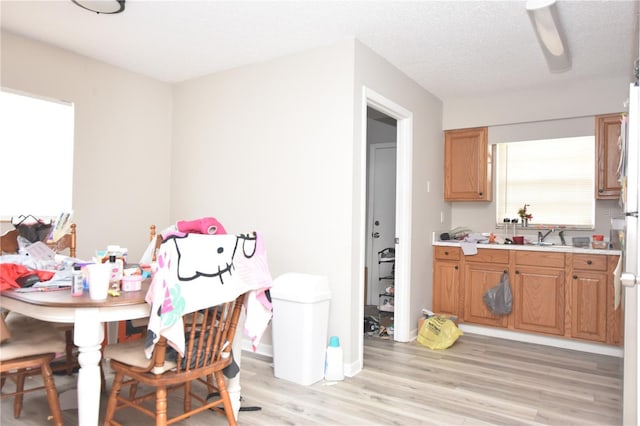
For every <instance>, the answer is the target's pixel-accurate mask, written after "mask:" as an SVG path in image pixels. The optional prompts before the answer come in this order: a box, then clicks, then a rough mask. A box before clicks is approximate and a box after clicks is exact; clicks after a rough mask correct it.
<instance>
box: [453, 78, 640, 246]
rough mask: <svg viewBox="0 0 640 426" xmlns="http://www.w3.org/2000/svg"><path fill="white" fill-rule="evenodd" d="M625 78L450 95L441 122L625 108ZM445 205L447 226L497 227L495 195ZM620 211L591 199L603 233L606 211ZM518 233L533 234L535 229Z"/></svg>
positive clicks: (471, 123)
mask: <svg viewBox="0 0 640 426" xmlns="http://www.w3.org/2000/svg"><path fill="white" fill-rule="evenodd" d="M629 83H630V80H629V78H628V76H617V77H606V78H602V79H600V80H584V81H579V82H573V83H570V84H559V85H558V86H557V87H555V88H552V89H548V90H539V89H536V90H522V91H519V92H512V93H498V94H495V95H493V96H486V97H482V98H466V99H456V100H451V101H447V103H446V104H445V106H444V116H443V128H444V129H457V128H468V127H476V126H496V125H504V124H512V123H526V122H535V121H544V120H554V119H560V118H572V117H587V116H589V117H590V116H594V115H598V114H607V113H615V112H622V111H626V107H625V101H626V100H627V98H628V92H629ZM494 184H495V183H494ZM451 205H452V214H451V223H450V227H451V228H453V227H457V226H468V227H470V228H472V229H473V230H474V231H476V232H498V233H500V234H501V233H503V231H502V230H497V229H496V228H495V225H496V223H495V212H496V208H495V201H494V202H478V203H472V202H453V203H451ZM620 211H621V210H620V207H619V206H618V203H617V201H611V200H605V201H597V202H596V229H595V230H594V232H593V233H600V234H604V235H605V236H608V235H609V225H610V219H611V216H617V215H619V214H620ZM514 213H515V212H514ZM591 233H592V232H587V231H575V232H573V231H572V232H570V233H568V234H567V236H568V237H571V236H574V235H581V236H582V235H584V236H590V235H591ZM524 234H525V235H529V234H532V235H533V234H535V231H531V232H525V233H524ZM554 240H556V241H557V240H558V237H557V236H550V237H549V241H554Z"/></svg>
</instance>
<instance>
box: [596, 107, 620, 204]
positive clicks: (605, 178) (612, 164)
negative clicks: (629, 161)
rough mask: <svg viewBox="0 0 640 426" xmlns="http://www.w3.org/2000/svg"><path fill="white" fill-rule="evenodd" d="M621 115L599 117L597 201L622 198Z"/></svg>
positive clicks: (597, 124)
mask: <svg viewBox="0 0 640 426" xmlns="http://www.w3.org/2000/svg"><path fill="white" fill-rule="evenodd" d="M620 117H621V115H620V114H607V115H598V116H596V118H595V120H596V123H595V128H596V188H595V193H596V199H601V200H603V199H618V198H620V183H619V182H618V164H619V162H620V147H619V145H618V138H619V137H620Z"/></svg>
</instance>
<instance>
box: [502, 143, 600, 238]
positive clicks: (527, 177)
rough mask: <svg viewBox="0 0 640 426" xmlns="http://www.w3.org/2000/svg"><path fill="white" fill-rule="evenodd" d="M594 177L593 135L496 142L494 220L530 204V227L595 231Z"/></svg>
mask: <svg viewBox="0 0 640 426" xmlns="http://www.w3.org/2000/svg"><path fill="white" fill-rule="evenodd" d="M594 174H595V138H594V136H580V137H569V138H561V139H545V140H532V141H526V142H510V143H500V144H496V214H497V217H496V221H497V223H502V222H503V220H504V219H505V218H509V219H514V218H518V210H519V209H520V208H522V207H523V206H524V205H525V204H529V206H528V207H527V212H528V213H530V214H532V215H533V218H532V219H531V220H530V221H529V223H530V225H549V226H559V225H565V226H568V227H576V228H593V227H594V225H595V197H594V194H593V188H594V179H595V176H594Z"/></svg>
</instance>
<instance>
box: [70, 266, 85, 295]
mask: <svg viewBox="0 0 640 426" xmlns="http://www.w3.org/2000/svg"><path fill="white" fill-rule="evenodd" d="M83 281H84V280H83V278H82V268H81V267H80V265H73V272H71V295H72V296H82V292H83V290H84V282H83Z"/></svg>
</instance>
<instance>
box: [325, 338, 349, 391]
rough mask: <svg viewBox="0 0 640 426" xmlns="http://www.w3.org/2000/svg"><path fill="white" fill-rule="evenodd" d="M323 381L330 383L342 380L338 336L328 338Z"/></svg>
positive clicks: (342, 368)
mask: <svg viewBox="0 0 640 426" xmlns="http://www.w3.org/2000/svg"><path fill="white" fill-rule="evenodd" d="M324 379H325V380H330V381H337V380H344V367H343V364H342V348H341V347H340V339H339V338H338V336H331V337H330V338H329V346H328V347H327V358H326V361H325V367H324Z"/></svg>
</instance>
